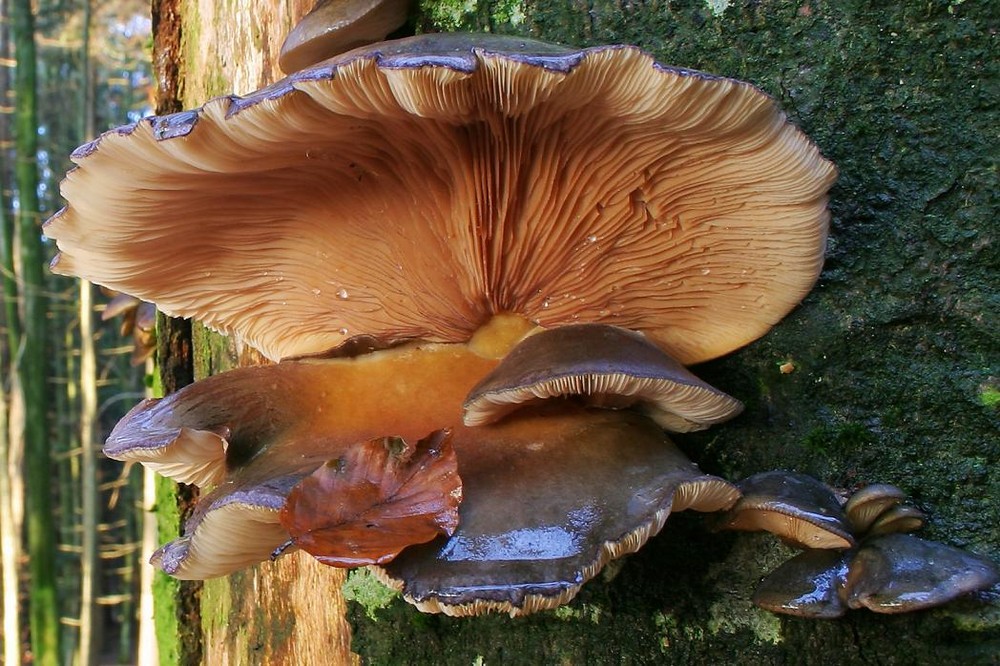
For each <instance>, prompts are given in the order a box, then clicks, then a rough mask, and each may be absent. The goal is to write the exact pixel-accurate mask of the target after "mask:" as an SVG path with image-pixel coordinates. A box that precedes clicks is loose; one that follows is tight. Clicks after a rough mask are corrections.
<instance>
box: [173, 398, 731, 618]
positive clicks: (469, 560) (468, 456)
mask: <svg viewBox="0 0 1000 666" xmlns="http://www.w3.org/2000/svg"><path fill="white" fill-rule="evenodd" d="M453 443H454V446H455V450H456V454H457V456H458V462H459V474H460V475H461V477H462V479H463V485H464V488H465V491H464V495H465V497H464V500H463V502H462V504H461V506H460V509H459V514H460V520H459V527H458V530H457V531H456V532H455V534H454V535H453V536H452V537H450V538H446V539H442V540H438V541H435V542H431V544H430V545H428V546H416V547H411V548H408V549H406V550H404V551H403V553H402V554H401V555H399V557H397V558H396V560H394V561H393V562H392V563H390V564H389V565H386V566H385V567H384V568H383V570H382V574H381V575H382V576H383V578H384V579H386V580H389V581H395V582H394V583H393V585H394V586H395V587H397V588H400V589H401V590H402V592H403V595H404V596H405V597H406V598H407V599H408V600H409V601H411V602H413V603H415V604H417V605H418V606H419V607H420V608H421V609H422V610H426V611H436V612H446V613H452V614H473V613H480V612H485V611H487V610H502V611H505V612H509V613H512V614H521V613H529V612H532V611H535V610H540V609H541V608H550V607H554V606H557V605H559V604H561V603H564V602H566V601H568V600H569V599H570V598H572V596H573V595H574V594H575V593H576V591H577V590H578V589H579V587H580V585H582V584H583V583H584V582H585V581H586V580H588V579H589V578H591V577H592V576H593V575H595V574H596V573H597V572H598V571H599V570H600V569H601V568H602V567H603V566H604V565H605V564H606V563H607V562H608V561H610V560H612V559H614V558H616V557H620V556H621V555H624V554H626V553H630V552H633V551H635V550H637V549H638V548H639V547H640V546H641V545H642V544H643V543H644V542H645V541H646V540H647V539H648V538H649V537H650V536H652V535H653V534H655V533H656V532H657V531H659V529H660V528H661V527H662V525H663V522H664V521H665V520H666V517H667V515H668V514H669V513H670V511H671V508H672V505H673V504H674V503H675V502H676V503H677V504H678V506H677V507H676V509H677V510H681V509H685V508H693V509H696V510H702V511H714V510H720V509H723V508H726V507H728V506H729V505H731V504H732V502H734V501H735V500H736V497H737V495H738V493H737V491H736V490H735V488H734V487H733V486H732V485H731V484H729V483H727V482H725V481H723V480H722V479H718V478H716V477H712V476H709V475H705V474H703V473H702V472H701V471H700V470H698V468H697V467H696V466H695V465H694V464H693V463H691V462H690V461H688V460H687V459H686V458H685V457H684V456H683V454H681V453H680V452H679V451H678V450H677V449H676V448H675V447H674V446H673V445H672V444H671V443H670V442H669V441H668V440H666V438H665V437H664V436H663V434H662V432H661V431H659V429H658V428H656V426H655V425H654V424H652V423H651V422H650V421H649V420H648V419H646V418H645V417H642V416H641V415H637V414H631V413H626V412H608V411H597V410H582V409H580V408H573V407H570V406H565V405H561V406H558V408H555V409H554V408H553V407H551V406H550V407H548V408H542V409H537V410H526V411H525V412H524V413H522V414H518V415H517V416H516V417H513V418H511V419H508V420H507V421H505V422H504V423H502V424H497V425H496V426H487V427H482V428H465V427H461V426H460V427H457V428H456V429H455V431H454V434H453ZM286 453H287V454H288V455H283V456H269V457H263V456H262V457H261V458H260V459H259V461H255V462H253V463H251V466H250V467H252V466H263V467H267V469H268V472H267V474H266V478H264V477H263V476H262V474H260V473H258V472H259V470H258V471H255V470H253V469H251V468H250V467H248V468H245V469H242V470H240V471H238V472H236V473H235V474H234V475H233V476H232V477H231V478H230V480H229V481H228V482H227V483H226V484H224V485H222V486H219V487H218V488H216V489H215V490H214V491H212V492H211V493H209V494H208V495H207V496H206V497H205V498H203V500H202V501H201V502H200V503H199V505H198V507H197V508H196V510H195V513H194V515H193V516H192V518H191V519H190V521H189V522H188V525H187V527H186V534H185V536H184V537H182V538H181V539H179V540H177V541H175V542H172V543H171V544H168V545H166V546H164V547H163V548H162V549H161V553H163V554H165V555H161V556H160V557H159V562H160V563H161V564H160V565H161V566H164V563H169V565H170V567H171V570H170V571H169V572H170V573H172V575H174V576H177V577H181V578H206V577H213V576H220V575H225V574H227V573H230V572H231V571H233V570H235V569H238V568H241V567H243V566H247V564H248V563H250V562H248V560H249V561H251V562H256V561H260V560H263V559H266V558H267V557H268V556H269V555H270V554H271V553H272V552H273V551H274V549H275V548H277V547H279V546H281V545H282V543H284V542H285V540H286V539H287V535H286V534H285V533H284V532H283V530H281V529H280V525H278V510H279V509H280V502H281V501H283V499H281V498H280V497H279V496H280V495H281V493H282V492H283V493H284V494H285V495H287V493H288V492H289V491H290V489H291V487H292V486H294V485H295V483H297V481H298V480H299V479H301V478H302V477H303V476H304V475H305V474H306V473H307V471H303V470H302V466H303V465H305V466H306V467H309V466H310V465H312V466H316V465H320V464H322V463H323V462H325V460H324V459H321V456H320V455H318V454H315V453H312V454H310V455H309V456H306V459H304V458H303V457H302V456H299V455H296V454H295V452H294V451H292V450H289V451H287V452H286ZM327 455H329V454H327ZM241 512H243V513H241ZM244 517H245V518H244ZM230 521H236V523H240V524H233V523H231V522H230ZM241 521H243V522H245V521H250V522H251V523H252V525H250V526H247V525H242V523H241ZM221 525H226V526H227V527H226V528H225V529H226V530H227V531H225V532H224V534H248V533H251V532H254V529H253V528H254V527H256V528H257V529H256V532H254V533H255V534H257V535H258V536H259V538H255V539H245V538H241V540H238V541H237V540H234V539H229V538H226V539H223V540H220V539H219V537H218V536H217V535H218V534H219V532H217V531H216V530H217V526H221ZM262 525H263V526H262ZM275 525H278V527H274V526H275ZM203 555H204V556H203ZM209 555H210V556H211V557H208V556H209Z"/></svg>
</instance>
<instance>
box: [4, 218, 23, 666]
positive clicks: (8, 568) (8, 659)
mask: <svg viewBox="0 0 1000 666" xmlns="http://www.w3.org/2000/svg"><path fill="white" fill-rule="evenodd" d="M0 222H2V221H0ZM0 348H2V345H0ZM7 428H8V422H7V390H6V386H4V382H2V381H0V567H2V568H3V663H5V664H18V663H20V660H21V626H20V622H19V613H20V608H19V604H18V584H17V570H18V566H17V564H18V554H19V552H20V550H21V548H20V545H21V544H20V538H19V537H20V534H19V532H18V529H17V521H15V520H14V510H13V505H14V501H13V500H14V498H13V495H12V489H11V483H10V467H9V466H8V460H7V451H8V447H9V444H10V437H9V434H10V433H9V431H8V429H7Z"/></svg>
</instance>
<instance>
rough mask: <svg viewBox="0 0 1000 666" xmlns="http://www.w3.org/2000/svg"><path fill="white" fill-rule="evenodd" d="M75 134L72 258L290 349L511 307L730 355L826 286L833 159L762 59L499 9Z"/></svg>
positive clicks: (533, 317) (69, 189)
mask: <svg viewBox="0 0 1000 666" xmlns="http://www.w3.org/2000/svg"><path fill="white" fill-rule="evenodd" d="M73 160H74V161H75V162H76V164H77V165H78V166H77V168H75V169H74V170H72V171H71V172H70V173H69V174H68V175H67V177H66V179H65V181H64V182H63V184H62V192H63V195H64V196H65V197H66V199H67V201H68V206H67V207H66V208H65V209H64V210H63V211H62V212H60V213H59V214H57V215H55V216H54V217H53V218H52V219H51V220H49V222H48V223H47V225H46V228H45V232H46V234H47V235H48V236H49V237H51V238H52V239H54V240H55V241H56V244H57V245H58V248H59V256H58V258H57V259H56V260H55V261H54V264H53V268H54V270H55V271H57V272H59V273H63V274H71V275H78V276H82V277H86V278H88V279H90V280H92V281H94V282H97V283H99V284H104V285H107V286H110V287H113V288H116V289H118V290H120V291H124V292H127V293H131V294H135V295H136V296H138V297H141V298H143V299H145V300H150V301H153V302H155V303H156V304H157V305H158V307H160V309H161V310H163V311H164V312H167V313H169V314H172V315H175V316H185V317H193V318H195V319H198V320H200V321H202V322H203V323H205V324H206V325H208V326H209V327H211V328H214V329H216V330H219V331H222V332H226V333H234V334H238V335H239V336H241V338H242V339H243V340H245V342H246V343H248V344H249V345H251V346H253V347H255V348H257V349H258V350H260V351H262V352H263V353H264V354H265V355H266V356H268V357H269V358H271V359H280V358H286V357H299V356H305V355H310V354H317V353H323V352H326V351H328V350H330V349H334V348H336V347H338V346H339V345H341V344H343V343H344V342H345V341H347V340H350V339H351V338H353V337H355V336H358V335H368V336H372V338H374V339H376V340H379V341H381V342H382V343H383V344H384V343H390V342H392V341H398V340H407V339H423V340H429V341H436V342H462V341H465V340H467V339H468V338H469V337H470V336H471V335H472V333H473V332H474V331H475V330H476V329H478V328H479V327H480V326H482V325H483V324H484V323H485V322H487V321H488V320H489V319H490V317H492V316H493V315H494V314H496V313H504V312H507V313H514V314H518V315H520V316H522V317H524V318H526V319H528V320H530V321H532V322H536V323H538V324H540V325H542V326H543V327H546V328H555V327H558V326H564V325H568V324H574V323H613V324H615V325H618V326H622V327H624V328H628V329H633V330H638V331H641V332H643V333H644V334H645V335H646V337H647V339H649V340H650V341H651V342H652V343H653V344H655V345H656V346H658V347H659V348H661V349H663V350H664V351H665V352H667V353H668V354H670V355H671V356H672V357H673V358H675V359H676V360H677V361H678V362H679V363H681V364H684V365H688V364H692V363H696V362H699V361H704V360H707V359H710V358H714V357H717V356H720V355H722V354H725V353H727V352H729V351H732V350H733V349H735V348H738V347H740V346H742V345H744V344H746V343H748V342H750V341H752V340H754V339H756V338H757V337H759V336H760V335H762V334H763V333H764V332H766V331H767V330H768V329H769V328H770V327H771V326H772V325H773V324H774V323H776V322H777V321H778V320H779V319H781V317H783V316H784V315H785V314H786V313H787V312H788V311H789V310H790V309H791V308H793V307H794V306H795V305H796V304H798V302H799V301H800V300H801V299H802V297H803V296H804V295H805V294H806V293H807V292H808V291H809V290H810V288H811V287H812V285H813V283H814V281H815V280H816V277H817V275H818V274H819V270H820V267H821V264H822V259H823V253H824V248H825V238H826V230H827V221H828V217H829V214H828V211H827V207H826V203H827V191H828V189H829V187H830V185H831V184H832V182H833V180H834V178H835V175H836V174H835V169H834V167H833V165H831V164H830V163H829V162H828V161H826V160H825V159H823V157H822V156H821V155H820V153H819V151H818V150H817V148H816V146H815V145H813V144H812V143H811V142H810V141H809V140H808V138H806V137H805V136H804V135H803V134H802V133H801V132H800V131H799V130H797V129H796V128H795V127H793V126H792V125H791V124H790V123H789V122H788V121H787V119H786V118H785V116H784V114H783V113H782V112H781V111H780V110H779V109H778V108H777V107H776V105H775V104H774V101H773V100H772V99H771V98H769V97H768V96H767V95H765V94H764V93H762V92H761V91H760V90H758V89H756V88H754V87H753V86H751V85H749V84H746V83H742V82H739V81H733V80H730V79H724V78H719V77H714V76H710V75H706V74H702V73H698V72H692V71H689V70H684V69H677V68H671V67H666V66H663V65H660V64H658V63H656V62H654V61H653V59H652V58H651V57H650V56H649V55H647V54H645V53H643V52H642V51H640V50H638V49H635V48H633V47H624V46H612V47H594V48H588V49H570V48H564V47H560V46H555V45H551V44H545V43H542V42H535V41H532V40H527V39H518V38H508V37H499V36H494V35H424V36H420V37H415V38H410V39H406V40H398V41H395V42H385V43H381V44H377V45H372V46H370V47H365V48H363V49H360V50H355V51H352V52H350V53H347V54H344V55H342V56H338V57H335V58H334V59H332V60H329V61H325V62H324V63H322V64H319V65H316V66H313V67H309V68H307V69H304V70H302V71H300V72H297V73H295V74H294V75H292V76H290V77H289V78H287V79H285V80H283V81H280V82H278V83H275V84H274V85H272V86H269V87H267V88H265V89H262V90H260V91H258V92H256V93H254V94H252V95H249V96H247V97H235V96H230V97H222V98H218V99H216V100H213V101H211V102H209V103H207V104H206V105H205V106H204V107H202V108H200V109H196V110H193V111H186V112H182V113H179V114H174V115H171V116H163V117H156V118H149V119H144V120H142V121H140V122H138V123H137V124H135V125H133V126H129V127H124V128H119V129H116V130H112V131H110V132H108V133H105V134H104V135H103V136H101V137H100V138H98V139H97V140H95V141H94V142H92V143H89V144H87V145H85V146H82V147H81V148H80V149H78V150H77V151H76V152H75V153H74V154H73ZM153 229H155V230H156V232H155V234H152V233H151V232H150V230H153ZM249 257H252V260H250V261H248V258H249Z"/></svg>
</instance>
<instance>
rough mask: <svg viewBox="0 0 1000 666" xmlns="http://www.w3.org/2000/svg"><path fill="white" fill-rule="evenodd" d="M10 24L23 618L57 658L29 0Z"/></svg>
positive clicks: (53, 660)
mask: <svg viewBox="0 0 1000 666" xmlns="http://www.w3.org/2000/svg"><path fill="white" fill-rule="evenodd" d="M10 9H11V21H12V23H11V28H12V31H13V42H14V56H15V60H16V62H17V71H16V79H15V84H14V92H15V95H16V108H15V130H14V133H15V144H16V156H17V157H16V163H15V173H16V182H17V193H18V203H19V208H18V213H17V230H18V242H19V244H20V252H19V258H20V266H19V269H20V270H19V271H18V273H17V274H18V276H19V277H20V287H21V294H20V295H21V324H22V327H21V332H22V338H21V344H20V349H19V359H18V361H19V362H18V370H19V374H20V378H21V385H22V388H23V392H24V406H25V422H24V426H25V427H24V439H25V474H26V477H27V483H26V488H27V525H28V558H29V571H30V574H31V586H30V593H29V605H30V612H29V618H30V620H29V622H30V626H31V646H32V653H33V657H34V661H35V663H36V664H41V665H44V666H49V665H50V664H51V665H53V666H54V665H55V664H57V663H59V611H58V608H59V607H58V597H57V595H56V584H55V581H56V571H55V546H56V539H55V530H54V527H53V525H54V523H53V518H52V500H51V487H52V467H51V460H50V445H49V433H48V431H47V426H46V410H47V408H48V406H49V391H48V389H47V384H46V382H47V380H48V376H49V373H48V369H47V367H46V353H45V345H46V341H47V335H46V311H45V309H46V298H45V291H44V289H45V283H44V277H43V275H44V274H43V270H44V258H43V253H42V242H41V225H40V220H39V210H38V169H37V163H36V155H37V152H38V121H37V110H36V101H35V93H36V82H35V72H36V59H35V32H34V16H33V14H32V9H31V2H30V0H12V2H11V6H10Z"/></svg>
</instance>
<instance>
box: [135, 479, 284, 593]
mask: <svg viewBox="0 0 1000 666" xmlns="http://www.w3.org/2000/svg"><path fill="white" fill-rule="evenodd" d="M302 476H303V475H302V474H291V475H284V476H275V477H271V478H268V479H267V480H265V481H263V482H261V483H257V484H254V485H249V486H245V487H238V488H233V489H225V490H227V491H226V492H218V491H217V492H215V493H212V494H210V495H208V496H207V497H204V498H202V499H201V500H200V501H199V502H198V504H197V505H196V506H195V510H194V513H192V514H191V517H190V518H188V520H187V522H186V523H185V525H184V536H182V537H180V538H178V539H174V540H173V541H170V542H168V543H166V544H164V545H163V546H161V547H160V548H158V549H157V550H156V552H154V553H153V556H152V557H151V558H150V563H151V564H153V565H154V566H156V567H158V568H159V569H161V570H162V571H163V572H164V573H167V574H170V575H171V576H173V577H174V578H178V579H180V580H205V579H207V578H217V577H219V576H225V575H227V574H230V573H232V572H233V571H237V570H239V569H244V568H246V567H249V566H251V565H254V564H257V563H258V562H261V561H263V560H265V559H267V558H268V557H269V556H270V555H271V554H272V553H273V552H274V550H275V548H277V547H279V546H280V545H281V544H282V543H284V542H285V541H286V540H287V539H288V533H287V532H286V531H285V528H283V527H282V526H281V523H280V522H279V520H278V512H279V511H281V507H282V506H283V505H284V503H285V498H286V497H287V496H288V493H289V492H290V491H291V489H292V487H293V486H295V484H297V483H298V482H299V481H300V480H301V478H302Z"/></svg>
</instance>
